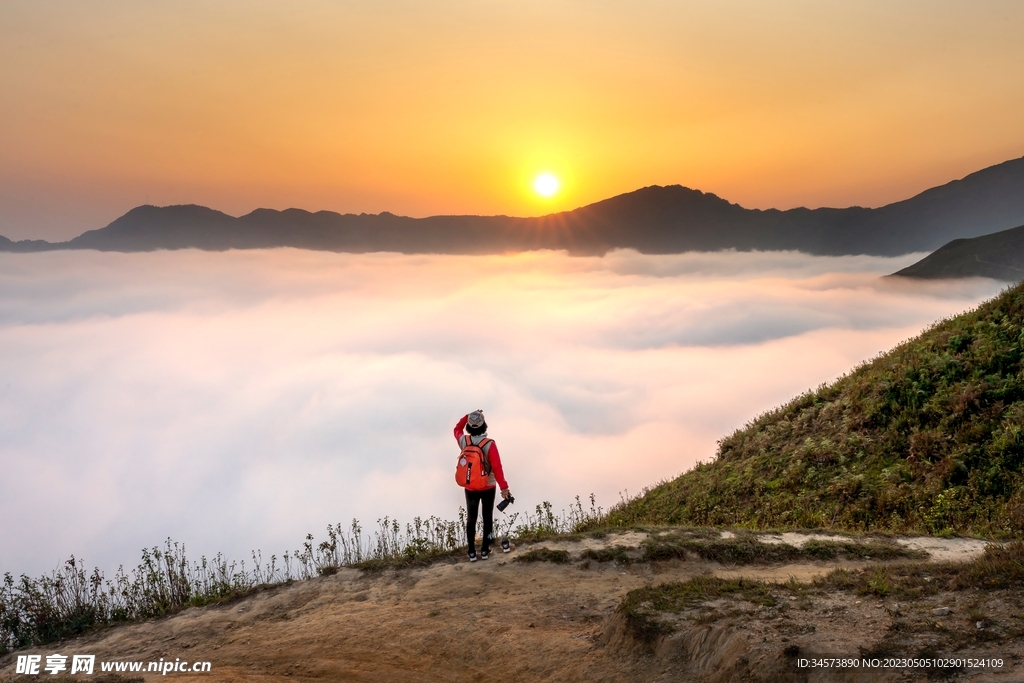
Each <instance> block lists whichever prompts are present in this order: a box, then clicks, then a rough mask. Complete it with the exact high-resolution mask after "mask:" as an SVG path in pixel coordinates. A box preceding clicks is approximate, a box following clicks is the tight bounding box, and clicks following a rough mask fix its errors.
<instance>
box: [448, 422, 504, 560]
mask: <svg viewBox="0 0 1024 683" xmlns="http://www.w3.org/2000/svg"><path fill="white" fill-rule="evenodd" d="M455 440H456V441H458V442H459V448H460V449H462V450H463V451H465V449H466V447H467V446H480V450H482V451H483V456H484V460H485V461H486V462H488V463H489V465H490V467H489V473H488V477H487V482H486V484H484V487H485V488H483V489H481V490H470V488H468V487H467V488H466V539H467V541H468V542H469V543H468V544H469V561H470V562H476V520H477V508H478V507H480V506H481V504H482V506H483V510H484V538H483V546H482V547H481V548H480V559H481V560H486V559H487V558H488V557H489V556H490V553H491V541H492V540H493V538H494V492H495V487H497V486H500V487H501V497H502V498H504V499H509V498H511V497H512V493H511V492H510V491H509V490H508V482H506V481H505V473H504V472H503V471H502V469H501V456H499V455H498V445H497V444H496V443H494V440H493V439H489V438H487V422H485V421H484V411H482V410H474V411H473V412H472V413H469V414H468V415H465V416H463V418H462V419H461V420H459V422H458V424H456V425H455ZM501 549H502V550H503V551H504V552H506V553H507V552H508V551H509V547H508V541H507V540H503V541H502V542H501Z"/></svg>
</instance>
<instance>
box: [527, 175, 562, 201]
mask: <svg viewBox="0 0 1024 683" xmlns="http://www.w3.org/2000/svg"><path fill="white" fill-rule="evenodd" d="M533 189H534V190H536V192H537V194H539V195H540V196H542V197H550V196H551V195H553V194H554V193H556V192H558V178H556V177H555V176H553V175H551V174H550V173H541V174H540V175H539V176H537V178H536V179H535V180H534V181H533Z"/></svg>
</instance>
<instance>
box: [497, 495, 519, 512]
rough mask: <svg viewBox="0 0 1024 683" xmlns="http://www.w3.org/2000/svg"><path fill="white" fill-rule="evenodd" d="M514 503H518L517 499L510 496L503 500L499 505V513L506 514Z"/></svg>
mask: <svg viewBox="0 0 1024 683" xmlns="http://www.w3.org/2000/svg"><path fill="white" fill-rule="evenodd" d="M514 502H516V499H515V498H513V497H512V496H509V497H508V498H506V499H505V500H503V501H501V502H500V503H498V512H504V511H505V508H507V507H508V506H509V505H511V504H512V503H514Z"/></svg>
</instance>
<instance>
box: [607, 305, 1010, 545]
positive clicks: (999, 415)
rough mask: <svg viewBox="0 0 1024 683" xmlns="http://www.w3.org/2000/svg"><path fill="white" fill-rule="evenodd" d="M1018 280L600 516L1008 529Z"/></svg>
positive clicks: (611, 519)
mask: <svg viewBox="0 0 1024 683" xmlns="http://www.w3.org/2000/svg"><path fill="white" fill-rule="evenodd" d="M1022 344H1024V287H1022V286H1017V287H1014V288H1013V289H1010V290H1007V291H1006V292H1004V293H1003V294H1001V295H999V296H998V297H996V298H995V299H992V300H991V301H988V302H986V303H984V304H982V305H981V306H980V307H979V308H977V309H976V310H974V311H971V312H969V313H965V314H963V315H960V316H957V317H955V318H952V319H949V320H944V321H942V322H940V323H938V324H936V325H935V326H933V327H932V328H930V329H929V330H928V331H926V332H924V333H923V334H921V335H920V336H919V337H916V338H914V339H911V340H910V341H907V342H904V343H903V344H901V345H900V346H898V347H896V348H895V349H893V350H892V351H890V352H889V353H886V354H884V355H882V356H880V357H878V358H876V359H874V360H873V361H870V362H868V363H865V364H864V365H862V366H860V367H858V368H857V369H856V370H854V371H853V372H852V373H850V374H849V375H846V376H844V377H842V378H841V379H839V380H838V381H836V382H835V383H833V384H830V385H823V386H822V387H820V388H819V389H818V390H817V391H812V392H808V393H806V394H803V395H801V396H799V397H797V398H796V399H794V400H793V401H791V402H790V403H788V404H786V405H784V406H782V407H780V408H778V409H775V410H773V411H771V412H769V413H766V414H764V415H761V416H760V417H758V418H756V419H755V420H754V421H753V422H751V423H750V424H748V425H747V426H746V427H744V428H743V429H740V430H737V431H736V432H735V433H734V434H732V435H730V436H728V437H727V438H725V439H723V440H722V441H721V442H720V444H719V451H718V454H717V457H716V458H715V460H714V461H712V462H710V463H705V464H700V465H698V466H697V467H696V468H695V469H694V470H691V471H690V472H687V473H686V474H683V475H682V476H680V477H678V478H677V479H675V480H673V481H669V482H665V483H662V484H660V485H658V486H656V487H654V488H653V489H650V490H649V491H646V492H645V494H644V495H643V496H641V497H639V498H637V499H635V500H632V501H629V502H627V503H625V504H623V505H621V506H619V507H617V508H615V509H613V510H612V511H611V512H610V513H609V515H608V517H607V518H606V520H605V523H607V524H609V525H612V526H625V525H634V524H687V525H731V526H745V527H751V528H830V529H846V530H854V531H856V530H884V531H894V532H925V533H968V534H980V535H1002V536H1019V535H1020V533H1021V531H1022V529H1024V488H1022V485H1024V366H1022V350H1021V345H1022Z"/></svg>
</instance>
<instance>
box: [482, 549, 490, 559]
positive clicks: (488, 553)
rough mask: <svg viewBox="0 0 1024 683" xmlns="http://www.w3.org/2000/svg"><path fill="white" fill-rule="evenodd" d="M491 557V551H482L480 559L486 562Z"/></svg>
mask: <svg viewBox="0 0 1024 683" xmlns="http://www.w3.org/2000/svg"><path fill="white" fill-rule="evenodd" d="M490 556H491V551H490V550H481V551H480V559H481V560H486V559H487V558H488V557H490Z"/></svg>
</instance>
